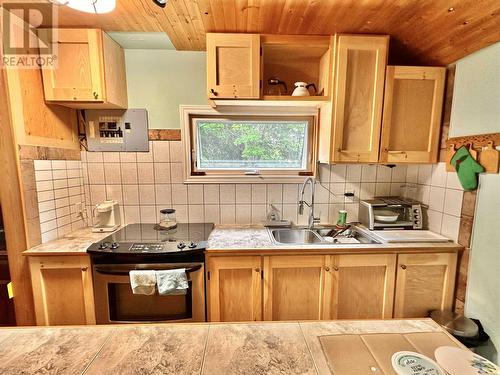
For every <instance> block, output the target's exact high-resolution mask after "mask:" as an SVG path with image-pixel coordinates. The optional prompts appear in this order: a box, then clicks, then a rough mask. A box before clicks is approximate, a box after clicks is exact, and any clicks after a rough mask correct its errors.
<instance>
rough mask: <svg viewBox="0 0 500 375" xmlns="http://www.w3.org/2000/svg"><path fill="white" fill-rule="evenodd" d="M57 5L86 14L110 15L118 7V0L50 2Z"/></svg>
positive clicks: (59, 0)
mask: <svg viewBox="0 0 500 375" xmlns="http://www.w3.org/2000/svg"><path fill="white" fill-rule="evenodd" d="M49 1H50V2H51V3H53V4H56V5H62V6H67V7H68V8H71V9H75V10H78V11H80V12H85V13H96V14H101V13H109V12H111V11H112V10H113V9H115V7H116V0H49Z"/></svg>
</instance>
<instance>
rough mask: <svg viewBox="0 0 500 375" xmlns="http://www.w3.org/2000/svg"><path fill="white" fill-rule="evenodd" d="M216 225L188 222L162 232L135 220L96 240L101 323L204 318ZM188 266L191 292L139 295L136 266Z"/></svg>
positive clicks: (97, 301)
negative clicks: (209, 244) (208, 253)
mask: <svg viewBox="0 0 500 375" xmlns="http://www.w3.org/2000/svg"><path fill="white" fill-rule="evenodd" d="M212 229H213V224H211V223H196V224H183V223H177V227H176V228H174V229H171V230H158V226H157V225H156V224H129V225H127V226H125V227H123V228H121V229H119V230H118V231H116V232H115V233H113V234H111V235H109V236H108V237H106V238H104V239H103V240H101V241H99V242H96V243H94V244H92V245H91V246H90V247H89V248H88V249H87V253H88V254H89V255H90V259H91V261H92V276H93V279H94V300H95V307H96V322H97V324H114V323H134V322H136V323H137V322H142V323H145V322H174V321H176V322H185V321H195V322H202V321H205V320H206V310H205V255H204V250H205V248H206V241H207V240H208V236H209V234H210V232H211V231H212ZM177 269H185V272H186V276H187V279H188V286H189V287H188V289H187V291H186V294H185V295H159V294H158V293H155V294H153V295H139V294H133V293H132V288H131V286H130V277H129V272H130V271H132V270H154V271H160V270H177Z"/></svg>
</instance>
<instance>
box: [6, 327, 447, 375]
mask: <svg viewBox="0 0 500 375" xmlns="http://www.w3.org/2000/svg"><path fill="white" fill-rule="evenodd" d="M411 332H443V331H442V330H441V328H440V327H439V326H438V325H437V324H436V323H434V322H433V321H432V320H431V319H415V320H385V321H384V320H371V321H370V320H364V321H311V322H300V323H299V322H260V323H191V324H175V323H174V324H154V325H146V324H137V325H105V326H81V327H75V326H73V327H35V328H31V327H25V328H2V329H0V345H1V346H2V348H3V349H2V351H1V352H0V373H2V374H21V373H22V374H35V373H54V374H55V373H58V374H59V373H61V374H156V373H158V374H160V373H161V374H200V373H201V374H330V369H329V367H328V363H327V360H326V357H325V355H324V353H323V350H322V348H321V344H320V341H319V340H318V337H319V336H323V335H335V334H369V333H402V334H403V333H411Z"/></svg>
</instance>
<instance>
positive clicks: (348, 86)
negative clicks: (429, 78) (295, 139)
mask: <svg viewBox="0 0 500 375" xmlns="http://www.w3.org/2000/svg"><path fill="white" fill-rule="evenodd" d="M337 38H338V39H337V46H336V54H335V55H336V56H335V68H334V76H335V84H334V92H333V108H332V112H333V114H332V127H333V134H332V139H333V142H332V150H331V153H332V155H331V160H330V161H331V162H361V163H368V162H377V161H378V154H379V141H380V127H381V118H382V102H383V96H384V78H385V68H386V64H387V49H388V43H389V37H388V36H360V35H340V36H338V37H337Z"/></svg>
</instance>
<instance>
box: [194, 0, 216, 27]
mask: <svg viewBox="0 0 500 375" xmlns="http://www.w3.org/2000/svg"><path fill="white" fill-rule="evenodd" d="M196 2H197V3H198V10H199V12H200V14H201V17H202V18H201V20H202V21H203V27H204V29H205V33H209V32H212V31H214V30H215V25H214V19H213V15H212V8H211V7H210V0H197V1H196Z"/></svg>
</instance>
